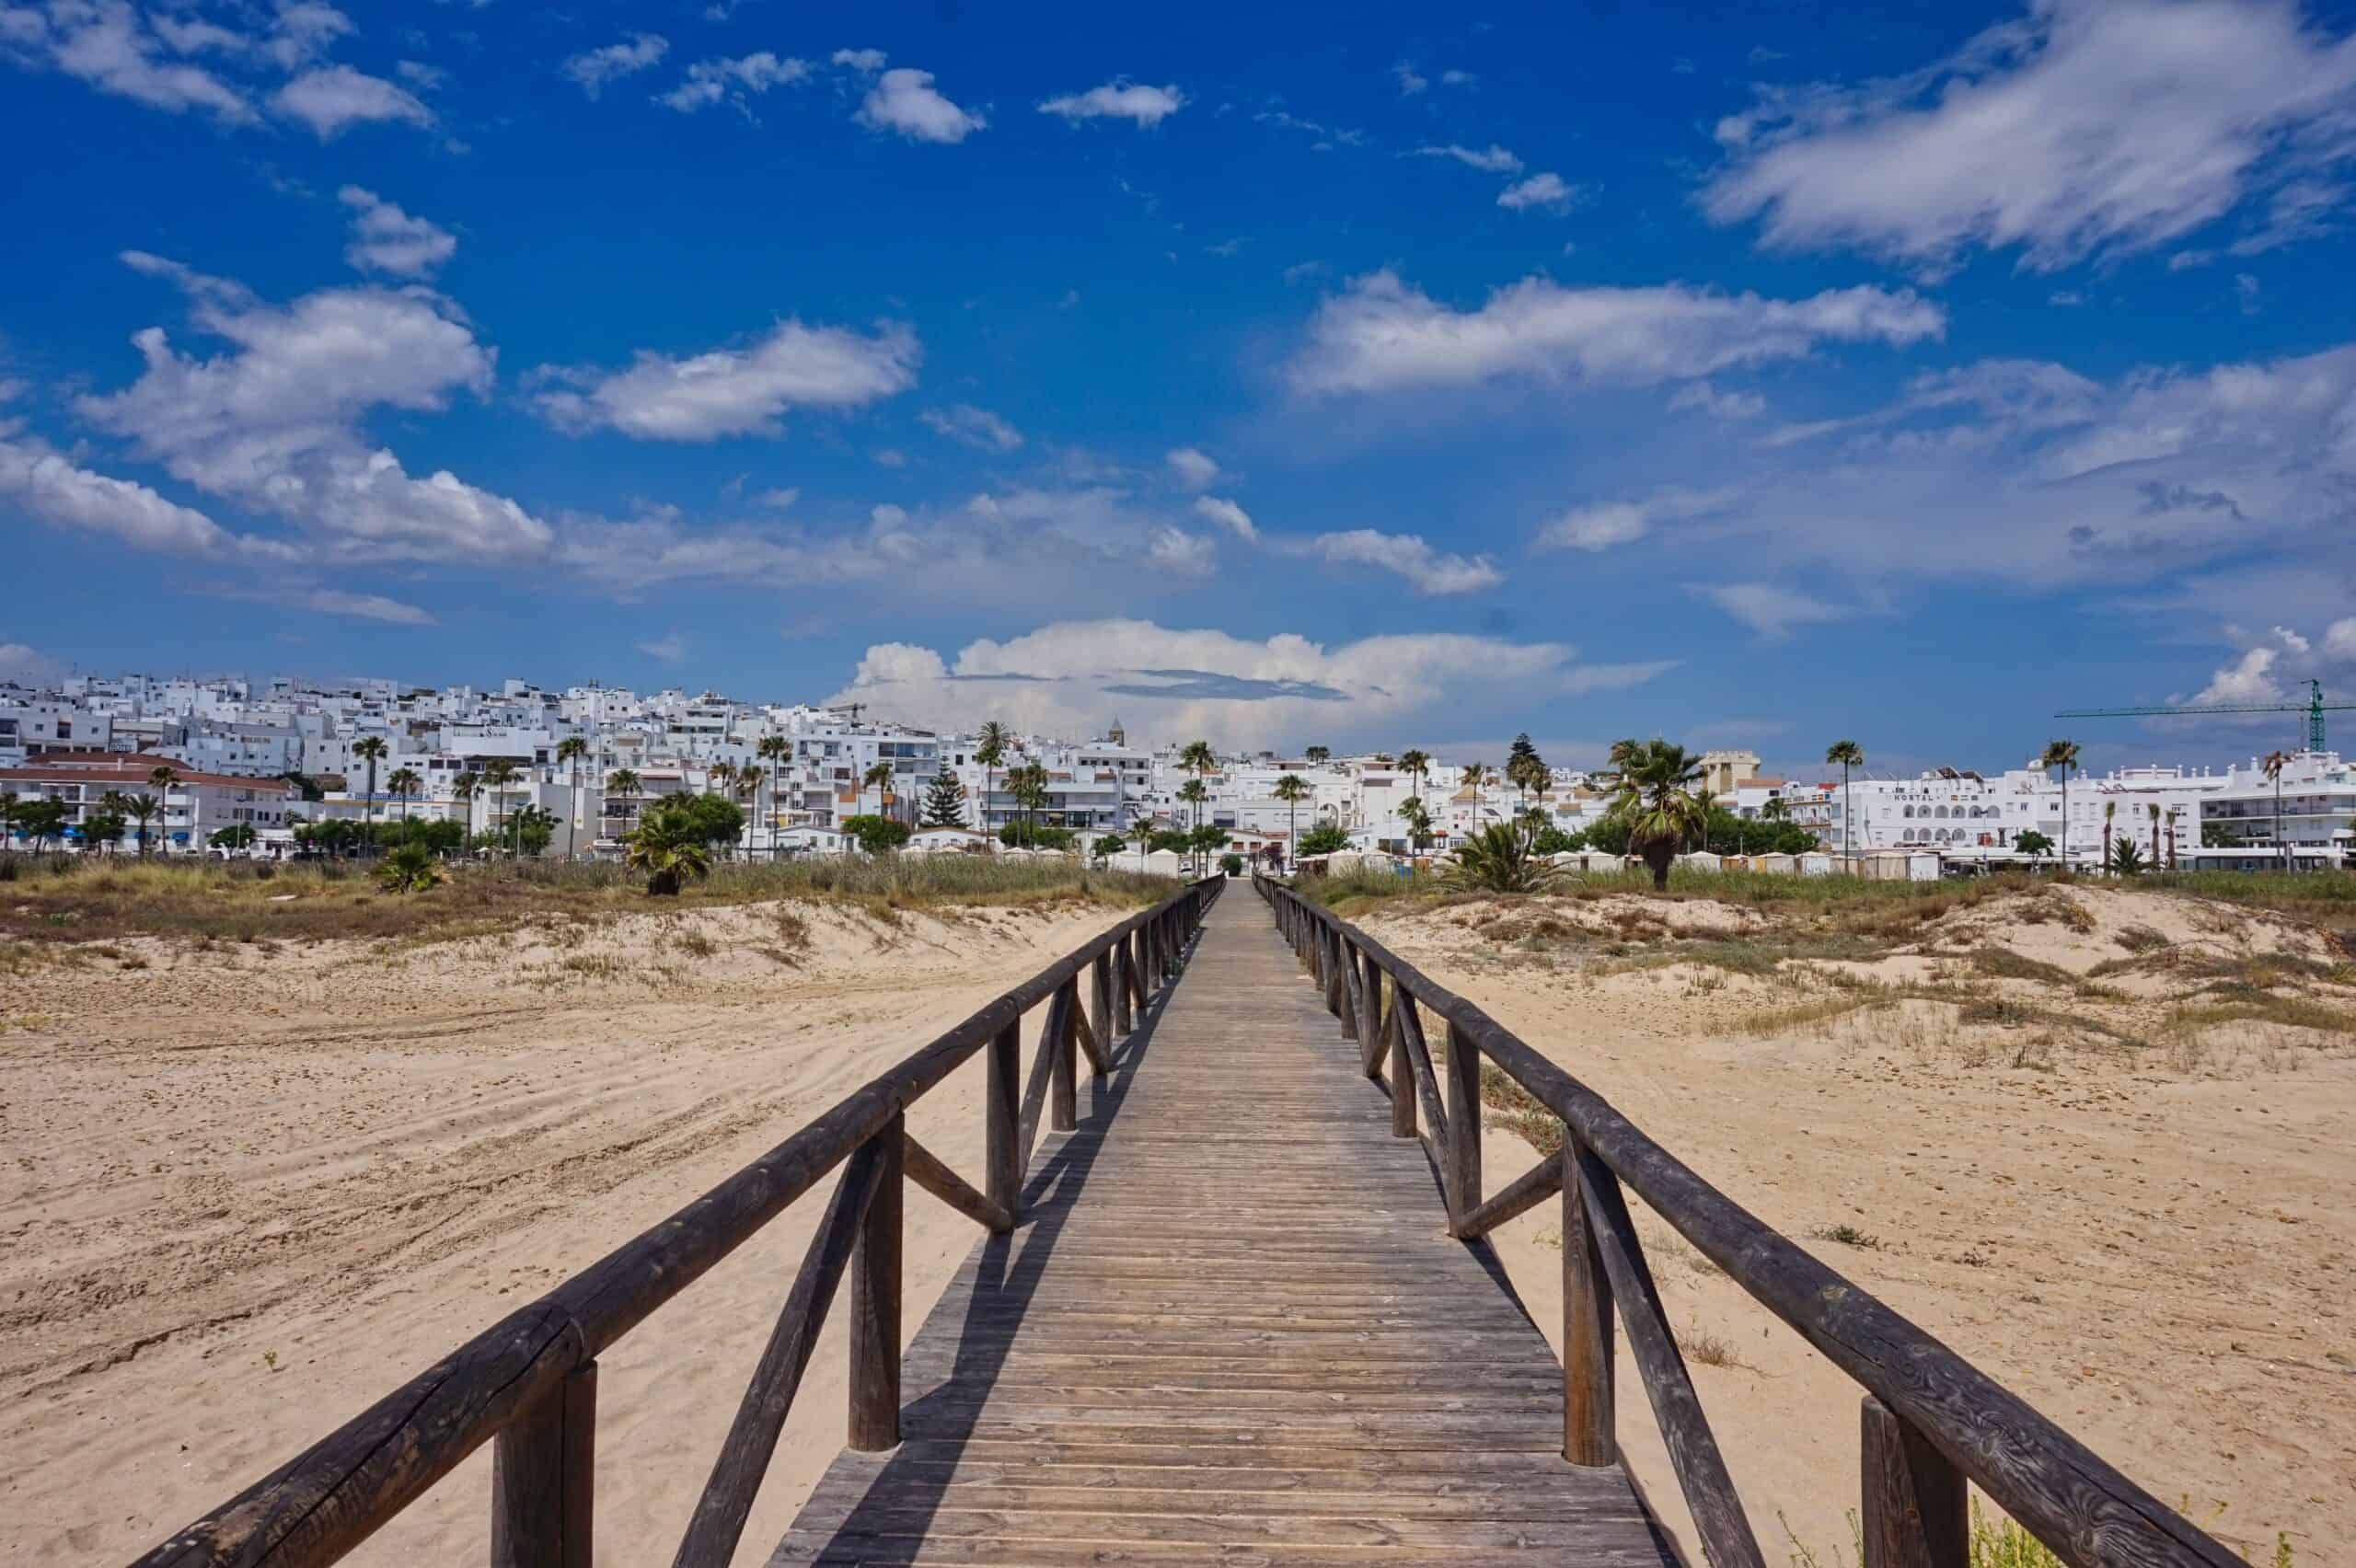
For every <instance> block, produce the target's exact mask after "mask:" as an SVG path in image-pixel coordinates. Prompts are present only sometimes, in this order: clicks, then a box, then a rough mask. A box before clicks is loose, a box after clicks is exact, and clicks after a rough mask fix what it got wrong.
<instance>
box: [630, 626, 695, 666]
mask: <svg viewBox="0 0 2356 1568" xmlns="http://www.w3.org/2000/svg"><path fill="white" fill-rule="evenodd" d="M635 646H636V647H637V649H638V651H640V652H641V653H643V654H645V655H646V656H647V657H648V658H650V659H660V660H661V661H663V663H666V664H676V663H678V662H679V661H680V660H682V659H685V658H686V657H687V639H686V638H684V637H682V636H680V635H679V634H678V633H677V632H676V631H672V632H665V633H664V635H662V636H661V637H649V638H644V639H641V640H640V641H639V642H638V643H637V644H636V645H635Z"/></svg>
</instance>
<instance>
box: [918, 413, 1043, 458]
mask: <svg viewBox="0 0 2356 1568" xmlns="http://www.w3.org/2000/svg"><path fill="white" fill-rule="evenodd" d="M917 418H918V419H920V420H922V421H924V422H925V424H926V425H927V426H928V427H929V428H930V429H931V430H933V431H936V432H939V433H941V434H942V435H945V436H947V437H948V438H949V439H950V440H952V441H955V442H962V443H963V444H965V445H967V446H970V447H972V448H974V449H975V450H976V452H1012V451H1015V450H1017V449H1018V448H1020V447H1021V446H1022V432H1021V431H1019V430H1017V429H1015V428H1014V427H1013V426H1012V425H1011V424H1009V423H1007V422H1006V421H1004V420H1002V419H1000V418H999V417H998V416H997V415H996V414H994V413H991V412H990V411H989V410H988V409H977V408H976V407H975V406H974V405H973V404H971V403H959V404H957V405H955V406H954V407H953V408H947V409H926V410H925V411H924V412H922V413H921V414H918V416H917Z"/></svg>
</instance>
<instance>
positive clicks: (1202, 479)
mask: <svg viewBox="0 0 2356 1568" xmlns="http://www.w3.org/2000/svg"><path fill="white" fill-rule="evenodd" d="M1162 460H1163V461H1164V462H1166V463H1168V464H1169V465H1170V471H1171V472H1172V474H1173V475H1175V476H1176V477H1177V479H1178V482H1179V483H1180V484H1181V485H1184V487H1185V488H1186V489H1188V490H1208V489H1210V487H1211V486H1213V485H1215V484H1217V483H1218V480H1219V476H1220V473H1221V469H1220V468H1219V466H1218V462H1217V461H1216V460H1215V459H1214V458H1212V456H1211V455H1210V454H1209V453H1207V452H1205V451H1203V450H1202V449H1201V448H1199V447H1194V446H1179V447H1173V448H1172V449H1171V450H1170V451H1169V452H1168V453H1165V454H1164V455H1163V459H1162Z"/></svg>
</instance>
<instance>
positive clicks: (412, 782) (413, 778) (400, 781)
mask: <svg viewBox="0 0 2356 1568" xmlns="http://www.w3.org/2000/svg"><path fill="white" fill-rule="evenodd" d="M424 787H425V779H424V778H423V776H422V775H421V774H420V773H419V772H418V771H417V769H416V768H414V767H396V768H394V769H393V771H392V776H391V777H390V778H387V779H386V780H385V793H387V795H390V796H392V797H393V798H394V799H396V800H398V801H400V803H401V821H402V823H403V824H407V823H408V821H409V803H410V801H413V800H415V799H416V798H417V792H418V791H419V790H422V789H423V788H424Z"/></svg>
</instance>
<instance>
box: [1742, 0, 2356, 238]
mask: <svg viewBox="0 0 2356 1568" xmlns="http://www.w3.org/2000/svg"><path fill="white" fill-rule="evenodd" d="M2351 114H2356V45H2351V43H2350V41H2349V40H2346V39H2338V40H2335V39H2333V38H2331V37H2329V36H2328V35H2327V34H2326V33H2325V32H2323V31H2322V30H2320V29H2315V28H2311V27H2309V26H2308V25H2307V24H2306V23H2305V21H2304V18H2303V17H2302V15H2301V12H2300V8H2299V6H2297V5H2296V4H2294V3H2292V0H2247V3H2236V0H2038V3H2037V4H2035V5H2033V6H2031V8H2030V10H2029V12H2028V14H2027V16H2026V17H2022V18H2020V19H2019V20H2016V21H2011V22H2006V23H2003V24H2000V25H1998V26H1996V27H1994V28H1992V29H1989V30H1987V31H1985V32H1983V33H1981V35H1980V36H1979V37H1977V38H1975V39H1973V40H1971V41H1969V43H1967V44H1965V45H1964V47H1963V48H1962V49H1961V50H1960V51H1958V52H1957V53H1956V54H1955V55H1954V56H1953V57H1952V58H1950V59H1947V60H1946V61H1943V62H1941V63H1938V64H1935V65H1934V66H1931V67H1930V68H1928V69H1926V70H1923V71H1919V72H1916V73H1914V74H1912V75H1906V76H1901V77H1897V78H1893V79H1889V80H1884V81H1875V82H1868V83H1866V84H1865V85H1864V86H1857V87H1835V86H1816V87H1809V88H1803V89H1796V90H1793V89H1777V88H1762V89H1761V90H1760V93H1759V96H1758V99H1757V101H1756V102H1755V103H1754V105H1753V106H1752V108H1751V109H1750V110H1748V111H1746V112H1744V113H1741V114H1738V115H1732V116H1729V117H1728V118H1727V119H1726V120H1725V121H1721V122H1720V124H1719V126H1718V139H1719V141H1720V143H1721V144H1724V145H1725V146H1727V148H1728V149H1729V151H1730V153H1731V155H1732V156H1731V161H1730V163H1729V165H1728V167H1727V168H1726V169H1725V170H1724V171H1723V172H1722V173H1721V174H1720V175H1719V176H1718V177H1717V178H1716V179H1715V180H1714V181H1713V182H1712V183H1711V185H1710V186H1709V188H1708V190H1706V191H1705V192H1704V194H1703V206H1704V208H1705V210H1706V211H1707V212H1708V213H1709V214H1710V215H1711V216H1712V217H1714V218H1715V219H1717V220H1718V221H1720V222H1735V221H1738V220H1742V219H1748V218H1753V217H1756V218H1759V219H1760V220H1761V223H1762V225H1763V227H1762V232H1763V235H1764V237H1765V239H1766V240H1767V242H1768V243H1769V244H1771V245H1776V246H1784V247H1823V246H1854V247H1857V248H1863V249H1865V250H1868V251H1872V252H1874V253H1876V254H1879V255H1885V256H1889V257H1892V258H1896V259H1903V260H1910V261H1915V262H1920V263H1923V264H1925V265H1928V266H1931V267H1934V268H1937V267H1944V266H1946V265H1947V264H1949V263H1950V262H1951V261H1952V259H1954V258H1955V257H1956V256H1957V255H1958V253H1960V252H1962V251H1963V250H1966V249H1968V248H1973V247H1987V248H2010V247H2014V246H2018V247H2020V248H2022V251H2023V259H2024V260H2025V261H2026V263H2027V265H2028V266H2030V267H2032V268H2036V269H2040V270H2051V269H2054V268H2058V267H2062V266H2066V265H2068V264H2070V263H2072V262H2073V261H2076V260H2078V259H2082V258H2084V257H2085V256H2087V255H2089V254H2094V253H2102V252H2110V253H2118V252H2127V251H2134V250H2141V249H2145V248H2151V247H2154V246H2159V245H2163V244H2165V243H2167V242H2169V241H2171V240H2175V239H2177V238H2179V237H2181V236H2185V235H2188V234H2189V233H2191V232H2192V231H2193V230H2195V229H2198V228H2200V227H2201V226H2202V225H2206V224H2209V223H2211V222H2212V221H2214V220H2216V219H2218V218H2220V217H2223V216H2224V215H2225V214H2227V213H2230V212H2231V211H2233V210H2234V208H2235V207H2236V206H2237V205H2238V204H2240V203H2241V202H2243V201H2244V200H2245V199H2246V198H2247V197H2249V196H2250V195H2251V194H2252V193H2254V192H2257V191H2261V190H2267V189H2268V188H2269V187H2271V188H2273V189H2274V190H2287V189H2289V187H2290V182H2294V181H2296V180H2298V179H2300V178H2301V177H2303V176H2311V175H2312V174H2313V173H2314V171H2316V170H2317V169H2320V168H2323V167H2328V166H2329V165H2331V164H2332V163H2334V162H2336V161H2338V160H2339V159H2340V158H2342V157H2344V156H2347V155H2348V154H2349V152H2350V150H2351V145H2352V144H2356V120H2351ZM2299 205H2300V202H2299V200H2298V199H2296V198H2294V199H2293V201H2292V208H2293V210H2294V211H2293V213H2290V214H2286V216H2289V217H2290V218H2291V220H2292V224H2293V225H2301V224H2311V223H2312V222H2314V221H2315V219H2316V216H2317V213H2316V209H2314V208H2313V207H2309V208H2308V209H2307V210H2306V211H2305V212H2304V214H2303V215H2301V214H2298V213H2296V211H2295V210H2296V209H2297V208H2298V207H2299Z"/></svg>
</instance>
